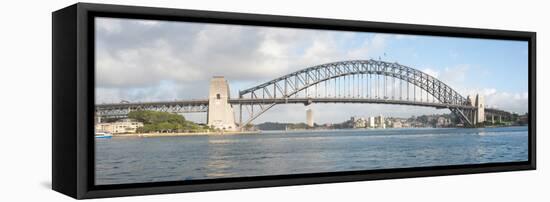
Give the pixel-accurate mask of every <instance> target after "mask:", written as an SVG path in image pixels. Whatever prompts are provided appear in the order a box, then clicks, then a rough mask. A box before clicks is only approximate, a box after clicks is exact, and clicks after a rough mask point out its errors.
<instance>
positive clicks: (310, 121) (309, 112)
mask: <svg viewBox="0 0 550 202" xmlns="http://www.w3.org/2000/svg"><path fill="white" fill-rule="evenodd" d="M306 119H307V126H309V127H313V126H314V125H313V110H312V109H307V110H306Z"/></svg>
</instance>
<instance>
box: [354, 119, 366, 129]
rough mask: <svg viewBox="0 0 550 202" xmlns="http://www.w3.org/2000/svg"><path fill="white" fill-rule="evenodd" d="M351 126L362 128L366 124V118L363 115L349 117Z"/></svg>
mask: <svg viewBox="0 0 550 202" xmlns="http://www.w3.org/2000/svg"><path fill="white" fill-rule="evenodd" d="M351 122H352V124H353V128H364V127H366V126H367V120H365V119H364V118H363V117H351Z"/></svg>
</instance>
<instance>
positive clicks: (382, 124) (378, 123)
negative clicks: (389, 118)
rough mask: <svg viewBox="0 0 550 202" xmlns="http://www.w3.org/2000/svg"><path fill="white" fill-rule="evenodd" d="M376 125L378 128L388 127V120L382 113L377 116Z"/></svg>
mask: <svg viewBox="0 0 550 202" xmlns="http://www.w3.org/2000/svg"><path fill="white" fill-rule="evenodd" d="M376 127H377V128H386V122H385V121H384V116H382V115H380V116H378V117H376Z"/></svg>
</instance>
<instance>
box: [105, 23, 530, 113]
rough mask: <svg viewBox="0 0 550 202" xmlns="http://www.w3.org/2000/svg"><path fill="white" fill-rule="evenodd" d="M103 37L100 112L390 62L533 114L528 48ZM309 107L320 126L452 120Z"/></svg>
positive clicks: (437, 42)
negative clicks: (319, 69)
mask: <svg viewBox="0 0 550 202" xmlns="http://www.w3.org/2000/svg"><path fill="white" fill-rule="evenodd" d="M96 37H97V38H96V75H97V76H96V83H97V86H96V94H97V97H96V102H98V103H109V102H119V101H120V100H128V101H131V102H137V101H159V100H176V99H200V98H206V96H207V91H208V82H209V79H210V78H211V77H212V76H217V75H223V76H225V77H226V79H227V80H228V81H229V83H230V87H231V91H232V95H233V96H237V92H238V90H242V89H246V88H249V87H252V86H254V85H256V84H260V83H263V82H266V81H268V80H271V79H274V78H276V77H279V76H282V75H284V74H288V73H291V72H294V71H298V70H300V69H303V68H307V67H310V66H314V65H318V64H323V63H327V62H335V61H342V60H351V59H370V58H372V59H378V58H381V59H382V60H385V61H389V62H398V63H400V64H403V65H406V66H409V67H413V68H416V69H419V70H421V71H424V72H426V73H428V74H431V75H432V76H435V77H436V78H438V79H440V80H441V81H443V82H444V83H447V84H448V85H450V86H451V87H452V88H454V89H455V90H457V91H458V92H459V93H461V94H462V95H464V96H467V95H469V94H476V93H479V94H481V95H483V96H485V98H486V102H487V105H489V106H496V107H498V108H502V109H505V110H509V111H513V112H519V113H523V112H525V111H527V90H528V89H527V70H528V64H527V61H528V49H527V48H528V47H527V45H528V44H527V42H520V41H506V40H487V39H468V38H453V37H434V36H415V35H396V34H380V33H360V32H342V31H326V30H307V29H292V28H268V27H258V26H238V25H218V24H204V23H203V24H201V23H182V22H163V21H151V20H126V19H110V18H98V19H96ZM310 107H311V108H312V109H314V111H318V113H315V114H316V117H315V119H316V121H317V122H319V123H324V122H339V121H344V120H346V119H348V118H349V117H350V116H373V115H378V114H384V115H386V116H401V117H408V116H410V115H419V114H429V113H448V110H435V109H431V108H428V109H427V108H423V107H410V106H387V105H372V104H371V105H342V104H332V105H313V106H310ZM321 109H322V110H321ZM302 110H304V111H305V109H304V106H303V105H284V106H283V105H281V106H276V108H275V109H272V110H270V111H268V112H267V113H266V114H265V115H262V117H261V118H260V119H258V122H263V121H268V120H270V121H289V122H303V120H304V119H305V113H301V112H302ZM320 111H322V113H320ZM297 112H299V113H297ZM186 116H187V117H191V118H194V119H197V120H205V118H204V117H205V116H204V115H200V114H199V115H197V114H195V115H186Z"/></svg>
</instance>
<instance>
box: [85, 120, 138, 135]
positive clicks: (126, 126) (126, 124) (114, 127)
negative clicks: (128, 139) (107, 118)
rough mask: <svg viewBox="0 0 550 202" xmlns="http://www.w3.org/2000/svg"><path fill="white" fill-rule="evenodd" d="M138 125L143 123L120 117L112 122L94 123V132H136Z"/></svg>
mask: <svg viewBox="0 0 550 202" xmlns="http://www.w3.org/2000/svg"><path fill="white" fill-rule="evenodd" d="M139 127H143V123H141V122H138V121H134V120H132V119H122V120H119V121H117V122H112V123H97V124H96V125H95V130H96V132H108V133H112V134H122V133H136V131H137V129H138V128H139Z"/></svg>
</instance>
